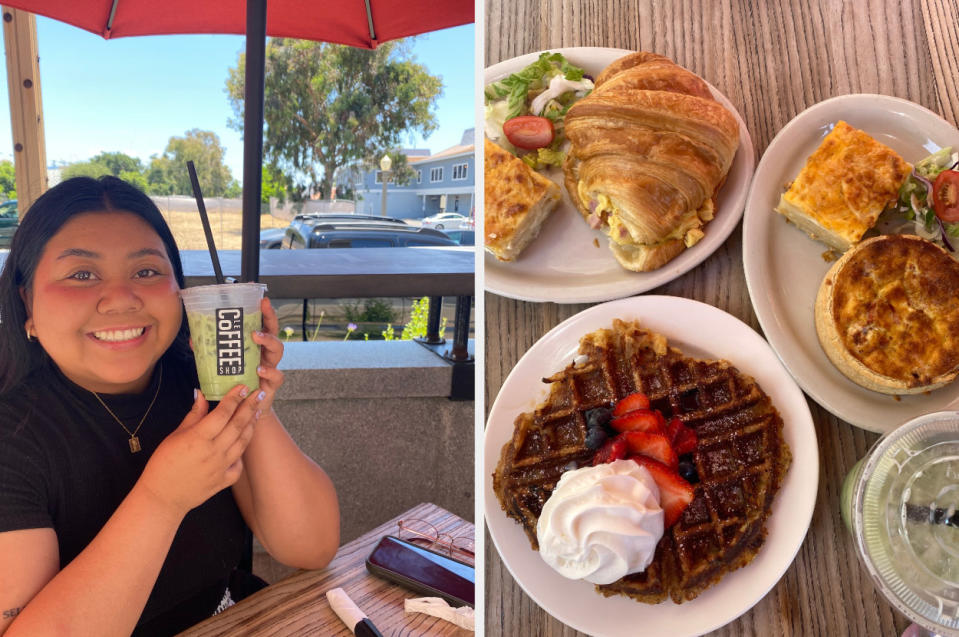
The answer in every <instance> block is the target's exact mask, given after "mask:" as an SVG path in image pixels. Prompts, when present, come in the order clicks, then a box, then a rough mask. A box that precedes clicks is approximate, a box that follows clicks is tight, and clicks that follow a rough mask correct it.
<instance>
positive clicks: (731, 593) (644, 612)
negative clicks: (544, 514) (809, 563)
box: [484, 296, 819, 637]
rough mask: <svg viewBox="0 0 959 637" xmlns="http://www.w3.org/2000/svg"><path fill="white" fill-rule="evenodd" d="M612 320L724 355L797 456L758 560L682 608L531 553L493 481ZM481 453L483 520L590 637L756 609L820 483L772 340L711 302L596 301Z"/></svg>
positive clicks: (522, 381)
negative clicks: (603, 591)
mask: <svg viewBox="0 0 959 637" xmlns="http://www.w3.org/2000/svg"><path fill="white" fill-rule="evenodd" d="M614 318H619V319H624V320H628V319H638V320H640V321H641V322H642V324H643V326H644V327H646V328H649V329H651V330H653V331H656V332H659V333H661V334H663V335H665V336H666V337H667V338H668V339H669V342H670V344H671V345H673V346H675V347H678V348H679V349H681V350H682V351H683V352H684V353H686V354H687V355H690V356H695V357H699V358H711V359H720V358H721V359H726V360H728V361H730V362H732V363H733V364H734V365H735V366H736V367H737V368H739V370H740V371H742V372H744V373H746V374H749V375H751V376H752V377H753V378H755V379H756V381H758V383H759V385H760V386H761V387H762V388H763V390H765V391H766V393H767V394H769V396H770V397H771V398H772V401H773V404H774V405H775V406H776V408H777V409H778V410H779V413H780V414H782V417H783V422H784V423H785V425H784V429H783V434H784V437H785V439H786V442H787V443H788V444H789V448H790V450H791V451H792V464H791V465H790V468H789V471H788V472H787V474H786V478H785V480H784V482H783V485H782V489H781V490H780V492H779V494H778V495H777V496H776V500H775V501H774V502H773V510H772V515H771V516H770V518H769V521H768V523H767V528H768V531H769V533H768V535H767V538H766V544H765V545H764V546H763V548H762V549H761V550H760V551H759V554H758V555H757V556H756V558H755V559H754V560H753V561H752V562H750V563H749V564H748V565H747V566H745V567H743V568H741V569H739V570H736V571H733V572H732V573H728V574H727V575H726V576H725V577H723V579H722V580H721V581H720V582H719V583H718V584H716V585H714V586H712V587H711V588H709V589H707V590H706V591H705V592H703V593H702V594H701V595H700V596H699V597H697V598H696V599H694V600H692V601H691V602H686V603H684V604H682V605H676V604H674V603H673V602H671V601H666V602H663V603H661V604H656V605H650V604H642V603H639V602H635V601H633V600H631V599H628V598H626V597H619V596H617V597H603V596H602V595H600V594H598V593H596V592H595V591H594V590H593V586H592V584H589V583H588V582H584V581H574V580H568V579H566V578H564V577H562V576H561V575H559V574H558V573H556V572H555V571H554V570H552V569H551V568H550V567H549V566H547V564H546V563H545V562H544V561H543V560H542V559H541V558H540V556H539V553H537V552H535V551H533V550H532V549H530V546H529V541H528V540H527V538H526V534H525V533H524V532H523V530H522V528H521V527H520V525H519V524H518V523H516V522H514V521H513V520H512V519H510V518H507V517H506V514H505V513H504V512H503V510H502V509H501V508H500V505H499V500H497V499H496V495H495V494H494V493H493V488H492V479H491V476H492V474H493V471H494V470H495V469H496V463H497V462H498V460H499V457H500V450H501V449H502V447H503V445H504V444H506V443H507V442H508V441H509V439H510V438H511V437H512V432H513V421H514V420H515V418H516V416H518V415H519V414H520V413H521V412H524V411H529V410H531V409H532V408H533V407H534V406H535V405H536V403H538V402H541V401H542V400H543V399H544V398H545V397H546V395H547V385H546V384H545V383H543V382H541V379H542V378H543V377H545V376H549V375H550V374H553V373H555V372H556V371H558V370H561V369H563V368H564V367H566V366H567V365H568V364H569V363H570V362H572V360H573V359H574V358H575V357H576V353H577V349H578V347H579V339H580V338H582V337H583V336H584V335H586V334H587V333H589V332H592V331H594V330H597V329H600V328H603V327H609V326H611V325H612V323H613V319H614ZM484 447H485V448H484V458H485V459H484V462H485V474H484V475H485V476H486V484H485V485H484V489H485V494H484V495H485V498H486V500H485V506H486V524H487V526H488V527H489V530H490V535H491V536H492V538H493V542H494V544H495V545H496V548H497V549H498V550H499V554H500V556H502V558H503V563H504V564H506V567H507V568H508V569H509V571H510V573H512V575H513V578H514V579H515V580H516V581H517V582H519V585H520V586H522V587H523V590H525V591H526V593H527V594H528V595H529V596H530V597H531V598H532V599H533V600H534V601H535V602H536V603H537V604H539V605H540V606H541V607H542V608H543V609H544V610H546V611H547V612H548V613H550V614H551V615H553V616H554V617H556V618H557V619H559V620H560V621H562V622H564V623H566V624H568V625H570V626H572V627H573V628H575V629H577V630H581V631H583V632H585V633H589V634H591V635H608V636H616V635H637V634H639V632H638V629H637V626H641V627H642V633H643V634H648V635H670V636H671V637H680V636H682V635H698V634H701V633H705V632H708V631H710V630H715V629H716V628H719V627H720V626H723V625H724V624H726V623H728V622H730V621H732V620H733V619H735V618H736V617H738V616H739V615H741V614H742V613H744V612H746V611H747V610H749V609H750V608H752V606H753V605H754V604H755V603H756V602H758V601H759V600H760V599H762V598H763V596H764V595H766V593H767V592H768V591H769V589H771V588H772V587H773V586H774V585H775V584H776V582H778V581H779V578H780V577H781V576H782V574H783V573H784V572H785V571H786V569H787V568H788V567H789V565H790V564H791V563H792V560H793V557H795V555H796V551H798V550H799V546H800V545H801V544H802V541H803V538H804V537H805V536H806V530H807V529H808V528H809V522H810V520H811V518H812V512H813V506H814V504H815V500H816V487H817V483H818V479H819V451H818V445H817V442H816V432H815V429H814V428H813V422H812V417H811V416H810V414H809V407H808V405H807V404H806V399H805V397H804V396H803V395H802V392H801V391H800V390H799V387H798V386H797V385H796V383H795V381H793V379H792V378H791V377H790V376H789V374H788V372H787V371H786V370H785V369H784V368H783V366H782V363H780V362H779V359H778V358H776V354H775V353H774V352H773V351H772V349H770V347H769V345H768V344H767V343H766V341H764V340H763V339H762V337H760V336H759V335H758V334H757V333H756V332H754V331H753V330H752V329H750V328H749V326H747V325H746V324H744V323H742V322H741V321H739V320H738V319H736V318H734V317H733V316H731V315H729V314H727V313H725V312H723V311H721V310H718V309H716V308H714V307H712V306H711V305H706V304H704V303H699V302H697V301H691V300H689V299H683V298H679V297H671V296H639V297H635V298H629V299H621V300H619V301H612V302H609V303H604V304H602V305H596V306H594V307H591V308H589V309H588V310H585V311H583V312H581V313H579V314H577V315H575V316H573V317H571V318H569V319H567V320H566V321H564V322H563V323H561V324H560V325H558V326H556V327H555V328H553V329H552V330H551V331H550V332H549V333H548V334H546V336H544V337H543V338H541V339H540V340H539V341H538V342H537V343H536V344H535V345H533V347H532V348H530V350H529V351H528V352H526V354H525V355H524V356H523V358H522V359H520V361H519V363H517V364H516V367H514V368H513V371H512V372H510V375H509V376H508V377H507V378H506V382H505V383H504V384H503V387H502V389H501V390H500V392H499V395H498V396H497V397H496V401H495V402H494V403H493V408H492V409H491V410H490V416H489V422H488V423H487V426H486V440H485V445H484Z"/></svg>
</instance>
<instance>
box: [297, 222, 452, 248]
mask: <svg viewBox="0 0 959 637" xmlns="http://www.w3.org/2000/svg"><path fill="white" fill-rule="evenodd" d="M357 216H359V215H357ZM396 221H397V220H395V219H390V218H385V219H384V218H383V217H369V218H366V219H355V218H352V219H345V220H342V219H341V220H335V219H331V218H329V217H325V218H320V219H317V218H310V219H306V218H304V219H299V220H297V219H294V222H293V223H291V224H290V226H289V227H288V228H287V229H286V234H285V236H284V237H283V247H284V248H293V249H299V248H401V247H413V246H455V245H457V243H456V242H455V241H453V240H452V239H450V238H449V237H447V236H446V235H445V234H443V233H442V232H440V231H439V230H433V229H431V228H416V227H414V226H409V225H406V224H405V223H402V222H401V223H396Z"/></svg>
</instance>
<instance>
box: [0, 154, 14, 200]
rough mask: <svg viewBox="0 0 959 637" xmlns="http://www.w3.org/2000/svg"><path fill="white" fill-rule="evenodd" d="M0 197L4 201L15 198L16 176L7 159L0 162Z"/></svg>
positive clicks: (11, 163) (10, 162) (11, 164)
mask: <svg viewBox="0 0 959 637" xmlns="http://www.w3.org/2000/svg"><path fill="white" fill-rule="evenodd" d="M0 197H3V198H4V199H16V198H17V176H16V174H15V172H14V166H13V162H12V161H10V160H9V159H4V160H3V161H0Z"/></svg>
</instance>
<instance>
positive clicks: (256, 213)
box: [2, 0, 474, 281]
mask: <svg viewBox="0 0 959 637" xmlns="http://www.w3.org/2000/svg"><path fill="white" fill-rule="evenodd" d="M2 4H3V5H5V6H9V7H14V8H17V9H23V10H24V11H29V12H31V13H35V14H37V15H42V16H46V17H48V18H53V19H54V20H59V21H61V22H66V23H67V24H72V25H73V26H76V27H79V28H81V29H84V30H86V31H90V32H92V33H96V34H98V35H101V36H103V37H104V38H107V39H110V38H122V37H128V36H136V35H171V34H188V33H233V34H243V33H245V34H246V36H247V37H246V97H245V100H244V103H245V108H246V111H245V112H244V116H243V130H244V134H243V244H242V248H243V250H242V252H243V258H242V270H241V278H242V279H243V280H244V281H255V280H256V279H257V278H258V276H259V232H260V196H261V183H260V180H261V177H262V164H263V79H264V51H265V46H266V36H267V35H270V36H275V37H288V38H300V39H304V40H319V41H324V42H333V43H337V44H346V45H349V46H355V47H361V48H367V49H372V48H375V47H376V45H377V44H379V43H380V42H386V41H387V40H393V39H396V38H402V37H406V36H410V35H416V34H418V33H426V32H429V31H436V30H439V29H445V28H448V27H454V26H458V25H461V24H468V23H470V22H473V11H474V4H473V0H336V1H331V0H270V2H269V3H267V0H8V1H6V2H3V3H2ZM452 53H455V52H452ZM463 54H465V55H470V56H471V55H472V54H473V52H472V51H464V52H463Z"/></svg>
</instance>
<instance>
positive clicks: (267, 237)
mask: <svg viewBox="0 0 959 637" xmlns="http://www.w3.org/2000/svg"><path fill="white" fill-rule="evenodd" d="M285 236H286V228H267V229H266V230H260V249H261V250H276V249H277V248H282V247H283V237H285Z"/></svg>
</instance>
